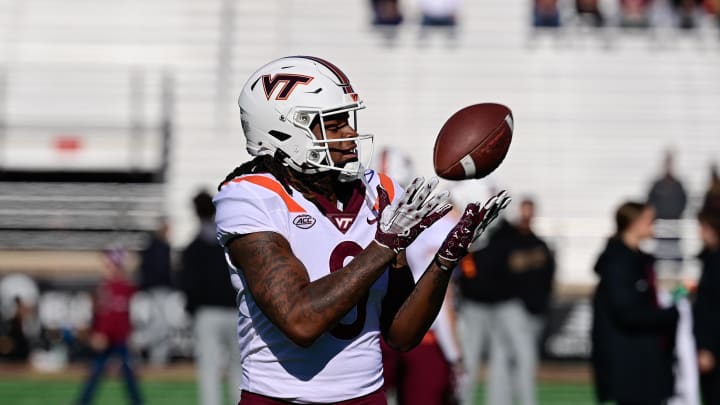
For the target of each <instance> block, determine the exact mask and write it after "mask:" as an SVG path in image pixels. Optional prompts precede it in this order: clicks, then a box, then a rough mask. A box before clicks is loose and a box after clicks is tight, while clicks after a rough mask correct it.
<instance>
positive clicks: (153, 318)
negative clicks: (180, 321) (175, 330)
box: [138, 218, 174, 367]
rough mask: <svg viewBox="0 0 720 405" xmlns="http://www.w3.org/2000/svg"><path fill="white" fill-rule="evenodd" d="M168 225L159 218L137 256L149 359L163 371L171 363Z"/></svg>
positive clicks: (165, 220) (171, 280)
mask: <svg viewBox="0 0 720 405" xmlns="http://www.w3.org/2000/svg"><path fill="white" fill-rule="evenodd" d="M169 232H170V224H169V223H168V221H167V219H166V218H161V219H160V223H159V224H158V226H157V228H156V230H155V232H153V233H152V234H151V236H150V241H149V242H148V244H147V246H146V247H145V249H143V250H142V252H140V269H139V273H138V277H139V287H140V290H142V291H143V292H144V293H146V294H147V297H148V299H149V300H150V303H151V304H150V306H149V308H150V319H149V321H148V325H147V328H146V331H147V335H146V336H145V338H146V339H147V342H144V343H146V346H147V347H148V357H149V360H150V364H152V365H153V366H160V367H164V366H165V365H166V364H167V363H168V361H169V359H170V325H169V324H168V311H167V310H166V305H169V300H168V297H169V296H170V294H171V293H172V291H173V289H174V286H173V276H172V261H171V254H170V252H171V249H170V243H169Z"/></svg>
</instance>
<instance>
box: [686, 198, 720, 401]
mask: <svg viewBox="0 0 720 405" xmlns="http://www.w3.org/2000/svg"><path fill="white" fill-rule="evenodd" d="M698 219H699V222H700V239H701V240H702V242H703V249H702V252H701V253H700V261H701V262H702V275H701V277H700V282H699V283H698V287H697V296H696V301H695V306H694V308H693V309H694V316H695V324H694V326H695V340H696V345H697V349H698V368H699V370H700V385H701V391H702V396H703V401H704V402H705V404H706V405H718V404H720V364H719V362H720V216H718V215H717V213H715V212H709V211H702V212H701V213H700V214H699V215H698Z"/></svg>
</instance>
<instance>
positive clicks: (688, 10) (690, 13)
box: [672, 0, 703, 29]
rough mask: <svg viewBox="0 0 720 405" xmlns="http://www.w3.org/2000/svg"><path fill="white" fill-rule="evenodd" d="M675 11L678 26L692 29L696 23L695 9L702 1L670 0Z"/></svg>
mask: <svg viewBox="0 0 720 405" xmlns="http://www.w3.org/2000/svg"><path fill="white" fill-rule="evenodd" d="M672 3H673V6H674V8H675V13H676V14H677V18H678V22H677V24H678V27H679V28H682V29H692V28H695V26H696V25H697V23H696V21H695V18H696V17H695V9H696V7H697V6H698V5H700V4H702V3H703V0H672Z"/></svg>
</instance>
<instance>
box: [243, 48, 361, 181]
mask: <svg viewBox="0 0 720 405" xmlns="http://www.w3.org/2000/svg"><path fill="white" fill-rule="evenodd" d="M238 105H239V106H240V120H241V121H242V128H243V132H244V133H245V138H246V139H247V151H248V153H250V155H252V156H259V155H270V156H274V157H276V158H280V159H282V161H283V163H284V164H286V165H288V166H290V167H291V168H292V169H294V170H296V171H299V172H302V173H318V172H323V171H328V170H336V171H339V172H340V176H339V179H340V180H341V181H351V180H354V179H357V178H358V177H360V175H361V174H362V171H363V170H364V169H363V167H366V166H367V165H368V164H369V162H370V158H371V156H372V140H373V136H372V135H358V136H357V137H355V138H352V139H351V140H352V141H354V142H356V145H358V146H360V144H359V143H358V142H359V141H366V142H362V143H364V144H369V153H368V150H367V148H368V145H363V146H364V147H363V148H360V147H357V154H358V161H353V162H349V163H347V164H345V165H342V166H338V165H336V164H335V162H333V160H332V158H331V157H330V144H331V143H334V142H343V141H348V140H350V139H349V138H343V139H330V140H329V139H327V137H326V132H325V124H324V118H325V117H328V116H332V115H336V114H340V113H348V114H349V122H350V125H354V128H355V130H356V131H357V127H356V125H357V110H360V109H363V108H365V105H364V103H363V102H362V100H360V98H359V97H358V95H357V93H355V91H354V90H353V88H352V86H351V85H350V81H349V79H348V78H347V76H345V73H343V72H342V71H341V70H340V69H339V68H338V67H337V66H335V65H333V64H332V63H330V62H328V61H326V60H323V59H320V58H316V57H313V56H290V57H285V58H281V59H277V60H275V61H272V62H270V63H268V64H266V65H265V66H263V67H261V68H260V69H258V70H257V71H256V72H255V73H253V74H252V75H251V76H250V78H249V79H248V81H247V82H246V83H245V85H244V86H243V89H242V92H241V93H240V97H239V99H238ZM316 119H318V120H319V123H320V127H321V129H322V138H321V139H318V138H317V137H316V136H315V135H314V134H313V132H312V130H311V125H312V124H314V123H315V122H318V121H316ZM278 151H279V152H278Z"/></svg>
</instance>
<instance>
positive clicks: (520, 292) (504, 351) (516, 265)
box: [463, 198, 555, 405]
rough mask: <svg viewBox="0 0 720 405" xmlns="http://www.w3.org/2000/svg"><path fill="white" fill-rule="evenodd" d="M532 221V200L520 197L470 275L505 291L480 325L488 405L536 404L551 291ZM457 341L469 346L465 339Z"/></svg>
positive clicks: (546, 258) (547, 255)
mask: <svg viewBox="0 0 720 405" xmlns="http://www.w3.org/2000/svg"><path fill="white" fill-rule="evenodd" d="M534 217H535V202H534V201H533V200H532V199H530V198H525V199H523V200H522V201H520V203H519V205H518V209H517V216H516V218H515V219H514V220H513V221H508V220H503V221H502V222H501V224H500V225H499V226H498V227H497V228H496V229H495V231H494V232H493V233H492V235H491V236H490V239H489V240H488V244H487V246H486V247H485V248H483V249H482V250H481V251H480V252H478V253H477V255H478V256H482V257H483V258H484V260H489V261H488V262H483V263H487V264H486V265H484V266H483V268H479V269H476V270H475V271H476V272H480V273H482V272H486V271H487V272H490V273H491V275H488V277H489V278H492V279H493V280H495V281H497V279H504V280H505V281H504V282H501V283H499V284H498V283H497V282H496V283H491V284H490V285H489V288H493V289H496V293H497V292H498V290H497V289H498V288H499V289H500V290H502V289H504V290H505V292H504V299H503V300H502V301H500V302H497V303H495V304H493V305H492V309H491V311H490V316H489V319H488V321H487V322H486V324H485V327H486V328H488V329H489V331H490V332H489V335H490V341H491V344H490V345H489V348H488V350H489V353H488V355H489V358H490V365H489V372H488V378H487V384H488V389H487V390H488V391H487V398H486V403H489V404H499V405H502V404H513V403H518V404H521V405H524V404H536V403H537V392H536V391H537V390H536V373H537V366H538V360H539V354H538V344H539V338H540V333H541V331H542V328H543V325H544V319H543V318H544V315H545V313H546V312H547V310H548V307H549V301H550V296H551V293H552V284H553V278H554V274H555V260H554V258H553V254H552V252H551V251H550V249H549V248H548V246H547V244H546V243H545V242H544V241H543V240H542V239H541V238H540V237H538V236H537V235H536V234H535V232H534V230H533V228H532V223H533V219H534ZM488 281H489V280H488ZM465 325H466V324H465V320H464V321H463V326H465ZM485 333H487V331H486V332H485ZM463 336H464V337H465V335H463ZM463 342H464V343H467V344H470V342H466V341H465V339H463ZM470 355H471V356H475V355H474V354H470ZM468 367H469V366H468Z"/></svg>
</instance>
